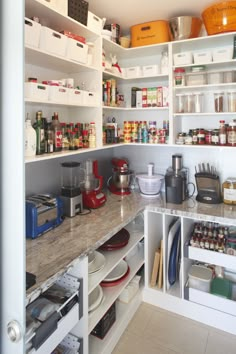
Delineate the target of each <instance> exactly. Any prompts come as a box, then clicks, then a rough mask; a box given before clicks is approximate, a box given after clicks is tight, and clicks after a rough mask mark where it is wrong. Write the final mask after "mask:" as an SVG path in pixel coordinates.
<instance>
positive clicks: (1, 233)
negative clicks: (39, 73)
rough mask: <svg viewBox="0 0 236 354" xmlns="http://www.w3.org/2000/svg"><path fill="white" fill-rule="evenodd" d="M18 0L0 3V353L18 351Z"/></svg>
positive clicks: (21, 292)
mask: <svg viewBox="0 0 236 354" xmlns="http://www.w3.org/2000/svg"><path fill="white" fill-rule="evenodd" d="M23 26H24V0H17V1H16V0H2V1H1V3H0V37H1V40H0V55H1V67H0V70H1V73H0V85H1V88H0V89H1V94H0V114H1V116H0V171H1V175H0V289H1V290H0V291H1V292H0V331H1V332H0V337H1V341H0V353H2V354H22V353H24V327H25V309H24V302H25V237H24V199H25V195H24V190H25V187H24V143H23V141H24V124H23V122H24V104H23V103H24V102H23V83H24V80H23V77H24V42H23V29H24V27H23Z"/></svg>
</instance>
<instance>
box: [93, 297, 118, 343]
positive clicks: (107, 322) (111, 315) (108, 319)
mask: <svg viewBox="0 0 236 354" xmlns="http://www.w3.org/2000/svg"><path fill="white" fill-rule="evenodd" d="M115 320H116V303H115V302H114V303H113V304H112V305H111V307H110V308H109V310H107V312H106V313H105V315H104V316H103V317H102V319H101V320H100V321H99V322H98V324H97V325H96V326H95V327H94V329H93V330H92V332H91V334H93V335H94V336H96V337H98V338H100V339H103V338H104V337H105V335H106V334H107V332H108V331H109V329H110V328H111V326H112V325H113V323H114V322H115Z"/></svg>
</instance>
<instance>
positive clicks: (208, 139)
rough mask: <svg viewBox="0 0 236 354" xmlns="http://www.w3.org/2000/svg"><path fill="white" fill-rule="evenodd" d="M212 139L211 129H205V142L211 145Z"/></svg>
mask: <svg viewBox="0 0 236 354" xmlns="http://www.w3.org/2000/svg"><path fill="white" fill-rule="evenodd" d="M211 141H212V130H206V131H205V143H206V144H208V145H211Z"/></svg>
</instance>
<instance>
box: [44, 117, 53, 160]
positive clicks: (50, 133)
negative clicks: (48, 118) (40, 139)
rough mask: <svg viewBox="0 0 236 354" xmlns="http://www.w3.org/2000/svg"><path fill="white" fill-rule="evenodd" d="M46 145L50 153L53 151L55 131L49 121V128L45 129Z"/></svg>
mask: <svg viewBox="0 0 236 354" xmlns="http://www.w3.org/2000/svg"><path fill="white" fill-rule="evenodd" d="M45 147H46V152H47V153H48V154H51V153H52V152H53V131H52V127H51V123H47V129H46V131H45Z"/></svg>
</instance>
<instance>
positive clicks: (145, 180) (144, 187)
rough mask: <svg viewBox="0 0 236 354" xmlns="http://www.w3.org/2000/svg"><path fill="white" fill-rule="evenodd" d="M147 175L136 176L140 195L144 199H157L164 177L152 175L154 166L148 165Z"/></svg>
mask: <svg viewBox="0 0 236 354" xmlns="http://www.w3.org/2000/svg"><path fill="white" fill-rule="evenodd" d="M147 167H148V174H147V175H146V174H139V175H136V178H137V180H138V185H139V189H140V192H141V195H142V196H144V197H157V196H158V195H159V194H160V191H161V187H162V184H163V181H164V176H163V175H161V174H154V173H153V169H154V164H153V163H149V164H148V166H147Z"/></svg>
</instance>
